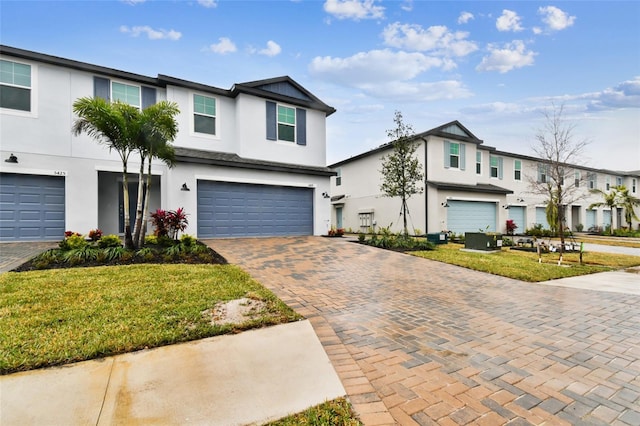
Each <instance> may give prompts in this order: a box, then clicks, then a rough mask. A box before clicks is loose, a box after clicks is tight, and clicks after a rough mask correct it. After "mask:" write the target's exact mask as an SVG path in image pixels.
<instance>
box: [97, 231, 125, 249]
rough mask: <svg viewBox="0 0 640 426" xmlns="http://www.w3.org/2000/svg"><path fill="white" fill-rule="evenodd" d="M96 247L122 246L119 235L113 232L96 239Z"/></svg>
mask: <svg viewBox="0 0 640 426" xmlns="http://www.w3.org/2000/svg"><path fill="white" fill-rule="evenodd" d="M98 247H100V248H110V247H122V241H121V240H120V237H118V236H117V235H114V234H110V235H103V236H102V237H100V239H99V240H98Z"/></svg>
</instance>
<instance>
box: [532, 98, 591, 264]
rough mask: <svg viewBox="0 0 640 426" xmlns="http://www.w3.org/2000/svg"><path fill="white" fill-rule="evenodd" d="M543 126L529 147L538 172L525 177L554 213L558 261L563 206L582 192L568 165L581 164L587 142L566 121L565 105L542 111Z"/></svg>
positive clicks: (571, 201)
mask: <svg viewBox="0 0 640 426" xmlns="http://www.w3.org/2000/svg"><path fill="white" fill-rule="evenodd" d="M543 115H544V125H543V126H542V127H541V128H540V129H538V131H537V133H536V136H535V139H536V144H535V145H534V146H533V147H532V149H533V151H534V152H535V153H536V155H537V156H538V158H540V161H539V163H538V173H537V174H534V175H535V176H534V175H530V177H529V178H528V181H529V187H530V190H531V192H532V193H534V194H539V195H542V196H544V197H545V198H547V206H549V204H551V206H550V207H548V209H547V212H554V213H556V214H555V215H551V216H555V218H554V219H555V228H556V230H557V231H558V232H559V236H560V260H559V262H558V263H559V264H560V263H562V255H563V252H564V243H565V241H564V230H565V227H564V222H565V214H566V212H565V206H567V205H569V204H572V203H574V202H576V201H577V200H579V199H581V198H583V197H584V192H581V191H580V190H579V188H578V187H577V186H576V185H575V184H574V179H573V177H574V176H575V175H574V173H575V169H574V168H573V167H572V166H570V165H571V164H576V165H577V164H580V163H582V155H583V151H584V148H585V147H586V146H587V145H588V144H589V141H588V140H586V139H576V136H575V134H574V130H575V127H576V126H575V125H574V124H572V123H570V122H568V121H567V120H566V118H565V114H564V105H560V106H556V105H555V104H552V108H551V109H550V110H549V109H547V110H545V111H544V112H543Z"/></svg>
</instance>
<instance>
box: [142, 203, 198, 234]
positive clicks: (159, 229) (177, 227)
mask: <svg viewBox="0 0 640 426" xmlns="http://www.w3.org/2000/svg"><path fill="white" fill-rule="evenodd" d="M151 223H152V224H153V226H154V227H155V231H154V235H156V236H158V237H169V238H171V239H173V240H175V239H177V237H178V232H182V231H184V230H185V229H187V225H189V221H188V220H187V214H186V213H185V212H184V209H183V208H182V207H180V208H179V209H177V210H162V209H158V210H156V211H155V213H151Z"/></svg>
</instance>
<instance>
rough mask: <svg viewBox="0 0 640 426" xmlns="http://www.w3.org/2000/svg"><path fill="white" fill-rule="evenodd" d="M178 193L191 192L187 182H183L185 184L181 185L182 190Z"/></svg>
mask: <svg viewBox="0 0 640 426" xmlns="http://www.w3.org/2000/svg"><path fill="white" fill-rule="evenodd" d="M180 191H191V190H190V189H189V187H188V186H187V182H185V183H183V184H182V188H180Z"/></svg>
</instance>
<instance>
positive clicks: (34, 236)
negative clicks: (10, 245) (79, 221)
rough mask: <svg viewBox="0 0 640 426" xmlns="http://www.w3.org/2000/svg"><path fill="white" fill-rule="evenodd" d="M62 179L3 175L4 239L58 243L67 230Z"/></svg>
mask: <svg viewBox="0 0 640 426" xmlns="http://www.w3.org/2000/svg"><path fill="white" fill-rule="evenodd" d="M64 182H65V181H64V177H61V176H38V175H22V174H14V173H2V174H0V239H1V240H2V241H20V240H57V239H61V238H62V237H63V235H64V230H65V189H64V186H65V183H64Z"/></svg>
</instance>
